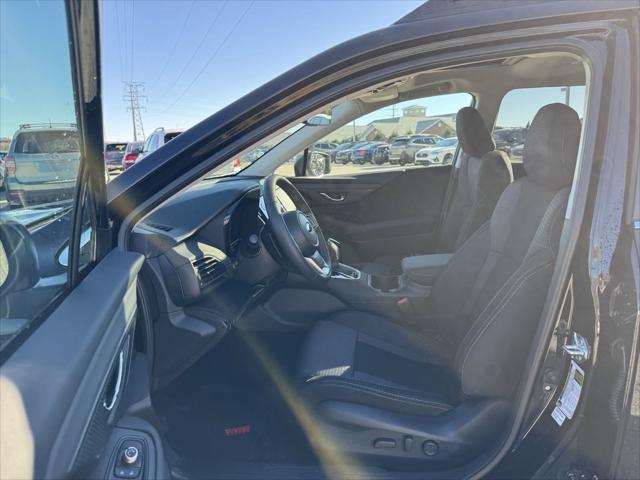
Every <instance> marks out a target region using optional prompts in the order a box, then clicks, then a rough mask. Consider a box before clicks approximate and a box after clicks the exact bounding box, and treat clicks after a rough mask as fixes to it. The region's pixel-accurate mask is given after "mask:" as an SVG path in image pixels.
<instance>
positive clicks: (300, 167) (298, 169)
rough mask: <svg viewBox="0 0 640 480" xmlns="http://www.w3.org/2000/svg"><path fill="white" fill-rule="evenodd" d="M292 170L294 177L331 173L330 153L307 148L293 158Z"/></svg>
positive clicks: (318, 175)
mask: <svg viewBox="0 0 640 480" xmlns="http://www.w3.org/2000/svg"><path fill="white" fill-rule="evenodd" d="M305 165H306V168H305ZM293 172H294V175H295V176H296V177H321V176H323V175H326V174H327V173H331V155H329V154H328V153H324V152H317V151H315V150H309V149H308V148H307V149H305V151H304V153H303V154H302V155H300V156H299V157H298V158H297V159H296V160H295V162H294V164H293Z"/></svg>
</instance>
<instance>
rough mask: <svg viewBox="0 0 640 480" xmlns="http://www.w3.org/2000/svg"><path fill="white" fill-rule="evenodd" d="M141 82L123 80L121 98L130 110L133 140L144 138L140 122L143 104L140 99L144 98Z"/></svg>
mask: <svg viewBox="0 0 640 480" xmlns="http://www.w3.org/2000/svg"><path fill="white" fill-rule="evenodd" d="M143 93H144V83H143V82H125V84H124V97H123V100H124V101H125V103H126V104H127V110H128V111H129V112H131V125H132V127H133V141H134V142H137V141H138V140H144V125H143V124H142V115H141V113H140V112H141V111H142V110H143V109H144V106H142V105H140V103H141V100H143V101H144V100H146V98H147V96H146V95H143Z"/></svg>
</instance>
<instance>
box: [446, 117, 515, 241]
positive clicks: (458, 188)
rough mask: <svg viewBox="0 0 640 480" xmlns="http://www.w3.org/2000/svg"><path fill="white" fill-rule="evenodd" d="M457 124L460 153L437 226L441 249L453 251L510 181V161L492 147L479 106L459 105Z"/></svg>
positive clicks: (490, 209)
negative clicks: (443, 215) (439, 223)
mask: <svg viewBox="0 0 640 480" xmlns="http://www.w3.org/2000/svg"><path fill="white" fill-rule="evenodd" d="M456 126H457V132H458V141H459V142H460V146H461V148H462V152H463V154H462V156H461V157H460V164H459V166H458V174H457V181H456V183H455V187H454V190H453V193H452V196H451V199H450V201H449V208H448V209H447V211H446V215H445V218H444V221H443V223H442V227H441V229H440V236H439V239H438V250H439V251H441V252H455V251H456V250H457V249H458V248H459V247H460V245H462V244H463V243H464V241H465V240H467V238H469V236H471V234H473V232H475V231H476V230H477V229H478V228H479V227H480V226H481V225H482V224H483V223H484V222H486V221H487V220H489V218H490V217H491V214H492V212H493V210H494V208H495V206H496V202H497V201H498V198H499V197H500V194H501V193H502V192H503V191H504V189H505V188H506V187H507V185H509V184H510V183H511V182H512V181H513V172H512V170H511V161H510V160H509V157H508V156H507V154H506V153H504V152H501V151H498V150H496V149H495V143H494V141H493V137H492V136H491V133H490V132H489V130H488V129H487V126H486V125H485V123H484V120H483V119H482V117H481V116H480V113H479V112H478V110H476V109H475V108H473V107H465V108H462V109H461V110H460V111H459V112H458V114H457V116H456Z"/></svg>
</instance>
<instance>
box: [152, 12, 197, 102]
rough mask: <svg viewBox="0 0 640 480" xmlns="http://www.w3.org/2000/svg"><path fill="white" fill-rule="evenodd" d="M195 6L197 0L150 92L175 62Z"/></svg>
mask: <svg viewBox="0 0 640 480" xmlns="http://www.w3.org/2000/svg"><path fill="white" fill-rule="evenodd" d="M195 4H196V0H192V1H191V6H190V7H189V11H188V12H187V16H186V17H184V22H183V23H182V28H180V31H179V33H178V36H177V37H176V40H175V42H173V48H172V49H171V53H170V54H169V55H168V56H167V57H166V58H167V60H166V62H165V63H164V66H163V67H162V70H160V74H159V75H158V77H157V78H156V80H155V82H153V84H151V87H149V90H153V89H154V88H155V86H156V85H158V82H159V81H160V79H161V78H162V76H163V75H164V72H165V71H166V70H167V67H168V66H169V63H171V60H173V56H174V55H175V53H176V50H177V48H178V44H179V43H180V40H182V35H183V34H184V31H185V28H186V27H187V22H188V21H189V19H190V18H191V12H193V6H194V5H195Z"/></svg>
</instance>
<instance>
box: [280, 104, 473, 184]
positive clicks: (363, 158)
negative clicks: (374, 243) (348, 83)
mask: <svg viewBox="0 0 640 480" xmlns="http://www.w3.org/2000/svg"><path fill="white" fill-rule="evenodd" d="M472 102H473V97H472V96H471V95H470V94H468V93H455V94H449V95H441V96H437V97H428V98H422V99H416V100H410V101H405V102H400V103H397V104H395V105H390V106H388V107H384V108H382V109H380V110H376V111H374V112H371V113H368V114H367V115H364V116H362V117H360V118H358V119H355V120H353V121H350V122H349V123H347V124H345V125H336V126H335V129H334V130H333V131H332V132H331V133H329V134H327V135H326V136H325V138H322V139H320V140H319V141H318V142H316V143H315V144H313V145H311V146H310V147H309V155H308V158H307V162H306V172H303V170H304V168H303V164H304V155H303V153H304V152H299V153H298V154H296V155H294V156H293V157H292V158H291V159H289V160H288V161H286V162H284V163H283V164H281V165H280V166H279V167H278V168H277V169H276V171H275V172H276V173H278V174H279V175H286V176H302V175H304V176H327V175H350V174H353V173H366V172H374V171H379V170H381V169H382V170H386V169H393V168H406V167H407V166H413V165H422V166H439V165H443V164H447V163H451V161H452V160H453V156H454V155H455V148H453V149H451V151H450V152H449V151H447V152H445V153H444V155H440V156H439V157H432V158H431V157H429V158H427V157H425V155H426V153H427V150H429V149H431V148H435V147H437V146H438V145H439V142H441V141H443V140H444V139H447V138H455V136H456V114H457V112H458V110H460V109H461V108H463V107H467V106H469V105H471V104H472ZM413 135H420V136H415V137H413V138H412V137H411V136H413ZM325 144H326V147H327V148H320V147H319V146H320V145H323V146H325ZM316 151H317V152H319V153H320V154H321V155H314V153H315V152H316ZM420 151H422V152H421V153H419V152H420Z"/></svg>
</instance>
